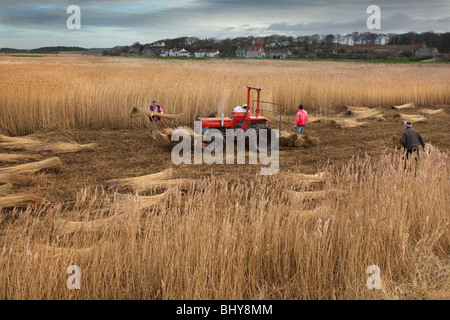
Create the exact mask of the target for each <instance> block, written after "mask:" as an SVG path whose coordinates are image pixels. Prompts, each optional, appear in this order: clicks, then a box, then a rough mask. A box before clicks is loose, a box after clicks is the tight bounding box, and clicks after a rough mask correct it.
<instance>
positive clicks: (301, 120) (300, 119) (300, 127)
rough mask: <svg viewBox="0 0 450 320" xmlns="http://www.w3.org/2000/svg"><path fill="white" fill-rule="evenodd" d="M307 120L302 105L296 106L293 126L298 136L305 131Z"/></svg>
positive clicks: (306, 113) (306, 114)
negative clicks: (296, 110)
mask: <svg viewBox="0 0 450 320" xmlns="http://www.w3.org/2000/svg"><path fill="white" fill-rule="evenodd" d="M307 122H308V112H306V111H305V110H303V105H300V106H299V107H298V112H297V117H296V118H295V128H296V129H297V133H298V135H299V136H301V135H302V134H303V132H304V131H305V126H306V123H307Z"/></svg>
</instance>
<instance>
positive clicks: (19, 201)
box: [0, 193, 44, 208]
mask: <svg viewBox="0 0 450 320" xmlns="http://www.w3.org/2000/svg"><path fill="white" fill-rule="evenodd" d="M43 201H44V199H43V198H42V197H39V196H38V195H36V194H32V193H18V194H13V195H8V196H5V197H1V198H0V208H19V207H26V206H28V205H29V204H33V203H41V202H43Z"/></svg>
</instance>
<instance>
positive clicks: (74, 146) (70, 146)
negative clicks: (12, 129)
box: [37, 142, 97, 154]
mask: <svg viewBox="0 0 450 320" xmlns="http://www.w3.org/2000/svg"><path fill="white" fill-rule="evenodd" d="M96 147H97V144H96V143H89V144H78V143H70V142H54V143H49V144H42V145H41V146H39V148H38V150H37V151H50V152H53V153H58V154H61V153H74V152H79V151H85V150H90V151H91V150H94V149H95V148H96Z"/></svg>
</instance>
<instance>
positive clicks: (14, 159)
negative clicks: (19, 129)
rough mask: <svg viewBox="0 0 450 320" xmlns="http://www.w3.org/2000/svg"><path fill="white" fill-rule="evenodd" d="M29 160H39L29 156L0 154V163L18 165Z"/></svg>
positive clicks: (36, 157)
mask: <svg viewBox="0 0 450 320" xmlns="http://www.w3.org/2000/svg"><path fill="white" fill-rule="evenodd" d="M30 160H34V161H36V160H39V157H38V156H33V155H29V154H12V153H0V162H5V163H18V162H26V161H30Z"/></svg>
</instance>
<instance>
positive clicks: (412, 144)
mask: <svg viewBox="0 0 450 320" xmlns="http://www.w3.org/2000/svg"><path fill="white" fill-rule="evenodd" d="M404 126H405V131H403V135H402V137H401V138H400V142H401V143H402V145H403V147H404V148H405V149H406V159H409V156H410V155H412V153H413V152H417V157H419V144H420V145H422V149H423V150H425V141H424V140H423V138H422V136H421V135H420V133H419V131H417V130H414V129H413V128H412V123H411V122H409V121H406V122H405V123H404Z"/></svg>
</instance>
